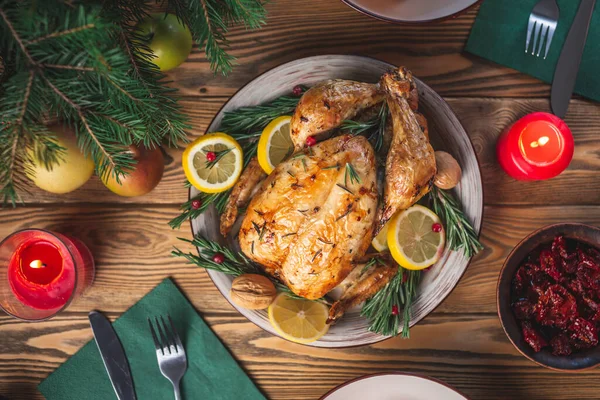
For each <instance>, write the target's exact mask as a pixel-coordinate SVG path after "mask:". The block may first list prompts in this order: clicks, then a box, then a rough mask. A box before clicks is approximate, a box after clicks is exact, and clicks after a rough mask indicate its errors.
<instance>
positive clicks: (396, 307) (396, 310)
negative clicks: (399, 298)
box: [392, 304, 399, 315]
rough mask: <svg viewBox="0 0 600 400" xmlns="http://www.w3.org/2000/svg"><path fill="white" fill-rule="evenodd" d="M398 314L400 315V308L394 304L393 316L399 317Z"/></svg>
mask: <svg viewBox="0 0 600 400" xmlns="http://www.w3.org/2000/svg"><path fill="white" fill-rule="evenodd" d="M398 313H399V311H398V306H397V305H395V304H394V305H393V306H392V315H398Z"/></svg>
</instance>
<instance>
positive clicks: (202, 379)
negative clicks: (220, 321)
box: [39, 279, 265, 400]
mask: <svg viewBox="0 0 600 400" xmlns="http://www.w3.org/2000/svg"><path fill="white" fill-rule="evenodd" d="M167 314H169V315H171V318H172V319H173V323H174V324H175V328H176V329H177V330H178V332H179V334H180V335H181V340H182V341H183V345H184V347H185V351H186V354H187V359H188V369H187V372H186V373H185V375H184V377H183V379H182V381H181V389H182V395H183V399H184V400H204V399H206V400H209V399H210V400H221V399H222V400H230V399H247V400H264V399H265V398H264V396H263V395H262V394H261V393H260V392H259V391H258V389H257V388H256V386H254V384H253V383H252V381H251V380H250V379H249V378H248V377H247V376H246V374H245V373H244V371H243V370H242V369H241V368H240V367H239V365H238V364H237V363H236V362H235V360H234V359H233V358H232V357H231V355H230V354H229V352H228V351H227V349H226V348H225V347H224V346H223V344H222V343H221V342H220V341H219V339H218V338H217V337H216V336H215V334H214V333H213V332H212V331H211V330H210V328H209V327H208V326H207V325H206V323H205V322H204V321H203V320H202V318H200V316H199V315H198V313H197V312H196V310H194V308H193V307H192V306H191V304H190V303H189V302H188V301H187V299H186V298H185V297H184V296H183V294H181V292H180V291H179V290H178V289H177V287H176V286H175V285H174V284H173V282H172V281H171V280H170V279H166V280H164V281H163V282H162V283H161V284H160V285H158V286H157V287H156V288H155V289H154V290H152V291H151V292H150V293H148V294H147V295H146V296H144V298H142V299H141V300H140V301H139V302H138V303H137V304H136V305H134V306H133V307H131V308H130V309H129V310H127V312H125V314H123V315H122V316H121V317H120V318H119V319H117V320H116V321H115V323H114V324H113V326H114V328H115V330H116V331H117V334H118V335H119V339H120V340H121V343H122V344H123V348H124V349H125V354H126V355H127V359H128V360H129V365H130V367H131V373H132V375H133V382H134V385H135V391H136V394H137V398H138V399H139V400H168V399H173V398H174V396H173V386H172V385H171V383H170V382H169V381H168V380H167V379H166V378H164V377H163V376H162V375H161V373H160V370H159V369H158V363H157V360H156V353H155V348H154V342H153V341H152V336H151V335H150V331H149V329H148V322H147V318H148V317H150V316H156V315H167ZM39 389H40V392H42V394H43V395H44V396H45V397H46V399H48V400H83V399H85V400H95V399H98V400H110V399H116V398H117V397H116V395H115V392H114V391H113V388H112V386H111V383H110V380H109V378H108V375H107V373H106V370H105V369H104V364H103V363H102V359H101V357H100V353H99V352H98V347H97V346H96V343H95V341H94V340H92V341H90V342H89V343H87V344H86V345H85V346H83V347H82V348H81V350H79V351H78V352H77V353H75V354H74V355H73V357H71V358H70V359H69V360H67V361H66V362H65V363H64V364H63V365H61V366H60V367H59V368H58V369H57V370H56V371H54V372H53V373H52V374H51V375H50V376H49V377H48V378H46V380H44V381H43V382H42V383H41V384H40V385H39Z"/></svg>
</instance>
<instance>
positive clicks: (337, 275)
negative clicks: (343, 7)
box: [221, 68, 436, 322]
mask: <svg viewBox="0 0 600 400" xmlns="http://www.w3.org/2000/svg"><path fill="white" fill-rule="evenodd" d="M416 89H417V88H416V86H415V83H414V81H413V78H412V75H411V73H410V72H409V71H408V70H407V69H406V68H399V69H397V70H393V71H389V72H388V73H386V74H384V75H383V76H382V78H381V80H380V82H379V83H376V84H371V83H362V82H354V81H347V80H332V81H326V82H323V83H320V84H318V85H316V86H314V87H312V88H311V89H309V90H308V91H307V92H306V93H305V94H304V95H303V97H302V98H301V99H300V102H299V104H298V106H297V108H296V110H295V113H294V115H293V117H292V120H291V127H290V128H291V136H292V140H293V143H294V146H295V149H296V152H295V154H293V155H292V156H290V157H289V158H288V159H287V160H284V161H283V162H282V163H280V164H279V165H278V166H277V167H276V168H275V170H274V171H273V172H272V173H271V174H270V175H269V176H268V177H266V179H264V180H263V178H264V174H263V172H262V170H261V169H260V167H259V166H258V163H257V162H256V161H255V160H252V161H251V162H250V163H249V165H248V167H247V169H246V170H245V171H244V173H243V174H242V176H241V177H240V180H239V181H238V183H237V184H236V186H235V187H234V188H233V190H232V194H235V196H231V197H230V199H229V203H228V204H227V206H226V209H225V212H224V213H223V215H222V216H221V232H222V233H223V234H224V235H225V234H227V233H228V232H229V231H230V229H231V227H232V225H233V223H234V222H235V219H236V217H237V214H238V208H239V207H244V206H246V205H247V211H246V215H245V216H244V218H243V221H242V224H241V228H240V231H239V244H240V247H241V249H242V251H243V252H244V254H245V255H246V256H247V257H248V258H250V259H251V260H253V261H255V262H256V263H258V264H260V265H261V266H262V267H263V268H264V269H265V271H266V272H267V273H268V274H270V275H271V276H273V277H275V278H276V279H278V280H280V281H281V282H283V283H284V284H286V285H287V286H288V287H289V288H290V289H291V290H292V291H293V292H294V293H295V294H297V295H299V296H302V297H305V298H307V299H319V298H321V297H323V296H325V295H326V294H327V293H329V292H330V291H331V290H332V289H334V288H335V287H341V288H342V292H343V293H342V295H341V298H339V300H338V301H336V302H335V303H334V304H333V306H332V307H331V310H330V315H329V322H334V321H336V320H338V319H339V318H340V317H341V316H342V315H343V314H344V312H345V310H346V309H348V308H350V307H353V306H356V305H358V304H360V303H361V302H364V301H365V300H367V299H368V298H370V297H371V296H373V295H374V294H375V293H377V291H379V290H380V289H381V288H383V287H384V286H385V285H386V284H387V283H388V282H389V281H390V280H391V279H392V278H393V277H394V276H395V275H396V274H397V272H398V267H397V264H395V263H394V262H393V261H392V260H388V261H386V262H383V263H379V264H377V265H373V266H371V267H369V268H365V263H366V261H365V253H366V252H367V250H368V248H369V246H370V244H371V241H372V239H373V236H374V235H375V234H376V233H377V232H378V231H379V230H380V229H381V227H382V226H383V225H384V224H385V223H386V222H387V221H388V220H389V219H390V218H391V217H392V216H393V215H394V214H395V213H396V212H398V211H400V210H403V209H406V208H408V207H410V206H411V205H413V204H414V203H415V202H417V201H418V200H419V199H420V198H421V197H422V196H423V195H424V194H426V193H427V192H428V191H429V189H430V187H431V184H432V180H433V178H434V175H435V173H436V165H435V157H434V151H433V149H432V147H431V145H430V144H429V139H428V134H427V121H426V120H425V118H424V117H423V116H422V115H420V114H419V113H418V112H417V111H416V110H417V107H418V94H417V90H416ZM384 101H385V102H386V103H387V107H388V109H389V115H390V117H391V118H388V121H389V123H388V125H387V127H386V129H385V135H384V138H383V142H384V149H385V150H387V156H386V157H385V158H384V159H385V165H384V167H385V179H384V182H383V184H378V180H377V168H378V165H377V160H376V154H375V151H374V150H373V148H372V146H371V144H370V143H369V141H368V140H367V139H366V138H365V137H363V136H352V135H349V134H345V133H344V132H343V130H341V129H339V128H340V126H341V125H342V123H343V121H344V120H347V119H352V118H356V119H361V116H367V115H373V113H374V112H378V110H379V109H380V108H381V105H382V103H383V102H384ZM363 118H364V117H363ZM309 137H313V138H314V139H315V140H321V139H326V140H323V141H321V142H319V143H317V144H316V145H314V146H312V147H310V146H306V143H307V139H308V138H309ZM327 137H331V138H329V139H327ZM248 201H249V204H248Z"/></svg>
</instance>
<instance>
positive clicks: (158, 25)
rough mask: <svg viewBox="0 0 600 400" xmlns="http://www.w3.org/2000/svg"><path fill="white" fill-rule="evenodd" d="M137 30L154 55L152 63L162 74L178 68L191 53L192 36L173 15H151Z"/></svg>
mask: <svg viewBox="0 0 600 400" xmlns="http://www.w3.org/2000/svg"><path fill="white" fill-rule="evenodd" d="M137 29H138V32H139V33H140V34H141V35H142V36H143V37H145V38H146V44H147V45H148V47H149V48H150V50H152V52H153V53H154V58H152V62H153V63H154V64H156V66H157V67H158V68H160V70H161V71H163V72H165V71H169V70H171V69H173V68H175V67H177V66H179V65H180V64H181V63H182V62H184V61H185V59H186V58H187V57H188V56H189V55H190V53H191V52H192V45H193V41H192V34H191V32H190V30H189V29H188V27H187V26H185V25H183V24H182V23H181V22H180V21H179V20H178V19H177V16H175V15H173V14H164V13H159V14H152V15H150V16H149V17H148V18H147V19H145V20H144V21H142V22H141V23H140V24H139V25H138V27H137Z"/></svg>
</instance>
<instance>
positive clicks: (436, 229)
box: [431, 222, 442, 233]
mask: <svg viewBox="0 0 600 400" xmlns="http://www.w3.org/2000/svg"><path fill="white" fill-rule="evenodd" d="M431 230H432V231H434V232H436V233H437V232H441V231H442V224H440V223H439V222H436V223H435V224H433V225H431Z"/></svg>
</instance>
